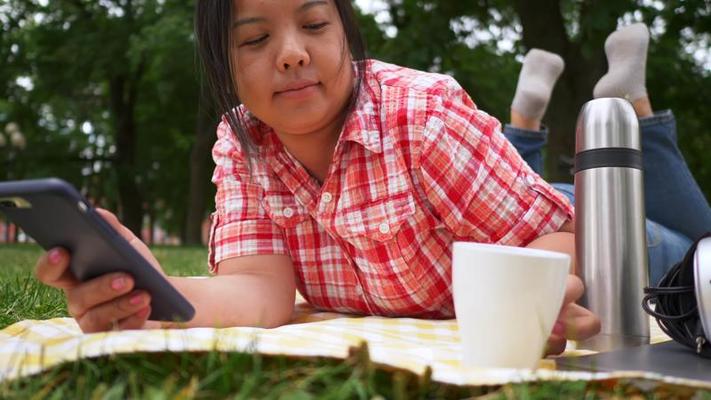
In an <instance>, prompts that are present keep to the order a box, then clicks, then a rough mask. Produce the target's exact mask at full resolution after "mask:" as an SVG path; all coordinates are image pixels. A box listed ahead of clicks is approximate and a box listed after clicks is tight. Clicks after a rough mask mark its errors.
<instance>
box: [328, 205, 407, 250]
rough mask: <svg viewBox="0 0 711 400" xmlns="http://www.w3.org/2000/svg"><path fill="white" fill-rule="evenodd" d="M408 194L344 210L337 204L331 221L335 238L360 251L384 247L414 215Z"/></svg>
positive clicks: (344, 208) (352, 206)
mask: <svg viewBox="0 0 711 400" xmlns="http://www.w3.org/2000/svg"><path fill="white" fill-rule="evenodd" d="M416 210H417V209H416V205H415V200H414V198H413V195H412V194H411V193H410V192H403V193H400V194H396V195H391V196H388V197H385V198H383V199H379V200H374V201H370V202H367V203H360V204H352V205H348V206H346V207H343V206H342V205H341V204H339V207H338V208H337V210H336V213H335V218H334V230H335V231H336V233H338V235H339V236H340V237H341V238H343V239H345V240H346V241H348V242H349V243H351V244H352V245H354V246H356V247H357V248H359V249H361V250H366V249H367V247H368V246H370V247H372V246H377V245H383V244H387V243H388V242H390V241H393V240H394V239H395V238H396V237H397V235H398V234H399V233H400V232H401V231H402V230H403V229H404V228H407V227H408V220H409V219H410V218H412V217H413V216H414V215H415V213H416Z"/></svg>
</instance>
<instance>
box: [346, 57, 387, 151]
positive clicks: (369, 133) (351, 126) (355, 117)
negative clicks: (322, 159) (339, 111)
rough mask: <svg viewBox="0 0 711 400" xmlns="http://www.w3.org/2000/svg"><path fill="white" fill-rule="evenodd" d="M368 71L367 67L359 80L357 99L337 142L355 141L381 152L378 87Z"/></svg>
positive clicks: (371, 149) (370, 149)
mask: <svg viewBox="0 0 711 400" xmlns="http://www.w3.org/2000/svg"><path fill="white" fill-rule="evenodd" d="M368 71H369V69H366V72H365V74H364V75H365V76H364V77H363V80H362V82H361V87H360V93H359V94H358V100H357V101H356V104H355V106H354V107H353V109H352V110H351V111H350V113H349V115H348V117H347V118H346V122H345V123H344V124H343V131H342V132H341V137H340V139H339V142H343V141H352V142H356V143H358V144H360V145H361V146H363V147H365V148H366V149H368V150H369V151H372V152H373V153H382V152H383V145H382V137H381V130H380V123H379V118H378V117H379V115H378V110H379V108H380V107H378V103H379V100H380V87H379V86H378V84H377V82H373V81H372V80H373V79H372V77H371V76H369V74H368Z"/></svg>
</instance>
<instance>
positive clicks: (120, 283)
mask: <svg viewBox="0 0 711 400" xmlns="http://www.w3.org/2000/svg"><path fill="white" fill-rule="evenodd" d="M125 285H126V279H124V278H116V279H114V280H113V281H111V289H113V290H121V289H123V287H124V286H125Z"/></svg>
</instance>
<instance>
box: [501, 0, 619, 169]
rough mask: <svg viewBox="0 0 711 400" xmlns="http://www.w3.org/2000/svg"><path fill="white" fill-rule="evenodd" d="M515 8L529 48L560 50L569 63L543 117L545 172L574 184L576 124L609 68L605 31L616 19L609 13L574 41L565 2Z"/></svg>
mask: <svg viewBox="0 0 711 400" xmlns="http://www.w3.org/2000/svg"><path fill="white" fill-rule="evenodd" d="M588 6H589V5H587V4H583V5H582V6H581V15H580V18H581V21H580V22H582V19H583V18H585V16H586V12H587V11H588V10H589V8H588ZM515 7H516V12H517V13H518V15H519V18H520V20H521V25H522V26H523V44H524V45H525V47H526V48H527V49H532V48H539V49H543V50H546V51H550V52H553V53H556V54H558V55H560V56H561V57H562V58H563V60H564V61H565V70H564V72H563V74H562V75H561V77H560V79H559V80H558V83H557V84H556V86H555V89H554V91H553V94H552V97H551V101H550V103H549V105H548V110H547V111H546V115H545V117H544V123H545V124H546V126H547V127H548V129H549V136H548V145H547V147H546V160H545V171H546V178H547V179H548V180H549V181H551V182H572V174H571V167H572V160H573V156H574V153H575V123H576V120H577V116H578V113H579V112H580V109H581V107H582V106H583V104H585V102H587V101H588V100H590V99H591V98H592V89H593V87H594V85H595V82H597V80H598V79H599V78H600V77H601V76H602V75H603V73H604V71H605V68H606V61H605V54H604V50H603V43H604V40H603V39H604V38H605V36H606V33H609V32H611V31H612V30H614V28H615V23H616V18H615V16H610V18H609V20H608V21H606V23H605V24H603V26H596V27H595V28H597V29H595V30H591V31H586V32H582V33H581V34H580V35H579V37H578V40H577V41H576V42H572V41H571V40H570V39H569V38H568V34H567V32H566V28H565V21H564V19H563V15H562V12H561V9H560V0H540V1H528V0H517V1H516V4H515ZM581 26H582V24H581Z"/></svg>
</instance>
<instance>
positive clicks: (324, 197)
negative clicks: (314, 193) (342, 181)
mask: <svg viewBox="0 0 711 400" xmlns="http://www.w3.org/2000/svg"><path fill="white" fill-rule="evenodd" d="M331 200H333V195H332V194H331V193H328V192H325V193H324V194H322V195H321V201H323V202H324V203H330V202H331Z"/></svg>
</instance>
